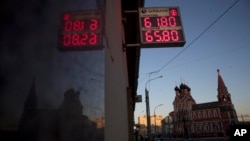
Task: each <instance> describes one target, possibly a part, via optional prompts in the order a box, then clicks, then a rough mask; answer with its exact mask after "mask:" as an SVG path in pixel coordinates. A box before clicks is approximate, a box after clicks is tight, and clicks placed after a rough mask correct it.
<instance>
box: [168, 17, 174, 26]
mask: <svg viewBox="0 0 250 141" xmlns="http://www.w3.org/2000/svg"><path fill="white" fill-rule="evenodd" d="M168 21H169V25H170V26H176V19H175V17H169V18H168Z"/></svg>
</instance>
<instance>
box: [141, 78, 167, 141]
mask: <svg viewBox="0 0 250 141" xmlns="http://www.w3.org/2000/svg"><path fill="white" fill-rule="evenodd" d="M162 77H163V76H162V75H161V76H158V77H155V78H152V79H149V80H148V81H147V82H146V84H145V99H146V100H145V101H146V112H147V133H148V139H149V141H151V123H150V122H151V121H150V108H149V96H148V95H149V92H148V90H147V84H148V83H149V82H150V81H152V80H155V79H158V78H162Z"/></svg>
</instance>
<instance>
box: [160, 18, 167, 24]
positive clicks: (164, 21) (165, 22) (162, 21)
mask: <svg viewBox="0 0 250 141" xmlns="http://www.w3.org/2000/svg"><path fill="white" fill-rule="evenodd" d="M161 26H168V19H167V18H166V17H161Z"/></svg>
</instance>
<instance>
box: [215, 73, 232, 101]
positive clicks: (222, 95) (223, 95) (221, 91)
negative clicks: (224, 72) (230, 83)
mask: <svg viewBox="0 0 250 141" xmlns="http://www.w3.org/2000/svg"><path fill="white" fill-rule="evenodd" d="M217 72H218V89H217V90H218V95H217V98H218V102H219V104H221V105H227V104H231V103H232V101H231V95H230V93H229V92H228V90H227V87H226V85H225V83H224V81H223V79H222V76H221V74H220V70H219V69H217Z"/></svg>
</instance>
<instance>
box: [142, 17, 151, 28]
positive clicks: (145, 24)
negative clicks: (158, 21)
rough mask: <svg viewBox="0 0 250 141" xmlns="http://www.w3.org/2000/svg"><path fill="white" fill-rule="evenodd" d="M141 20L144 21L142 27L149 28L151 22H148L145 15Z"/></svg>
mask: <svg viewBox="0 0 250 141" xmlns="http://www.w3.org/2000/svg"><path fill="white" fill-rule="evenodd" d="M143 21H144V27H146V28H150V27H151V26H152V23H151V22H150V19H149V17H145V18H144V19H143Z"/></svg>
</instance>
